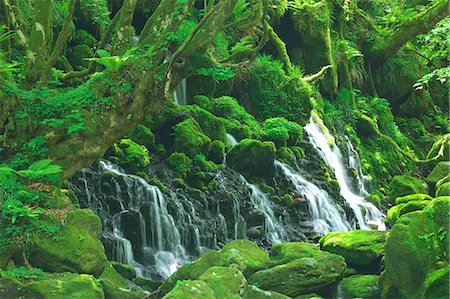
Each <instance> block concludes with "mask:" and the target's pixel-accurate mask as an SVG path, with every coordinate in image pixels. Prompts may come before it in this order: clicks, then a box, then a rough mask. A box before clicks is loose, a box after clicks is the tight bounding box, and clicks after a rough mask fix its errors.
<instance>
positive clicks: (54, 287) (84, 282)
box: [20, 273, 104, 299]
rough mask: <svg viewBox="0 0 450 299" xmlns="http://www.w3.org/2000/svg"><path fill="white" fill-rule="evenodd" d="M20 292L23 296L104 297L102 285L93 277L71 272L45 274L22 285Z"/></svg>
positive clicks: (82, 298)
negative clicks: (40, 278) (39, 278)
mask: <svg viewBox="0 0 450 299" xmlns="http://www.w3.org/2000/svg"><path fill="white" fill-rule="evenodd" d="M20 293H21V295H22V296H23V297H24V298H44V299H47V298H48V299H50V298H74V299H84V298H92V299H97V298H98V299H103V298H104V294H103V289H102V286H101V285H100V284H99V283H98V282H97V280H96V279H95V278H94V277H92V276H91V275H86V274H72V273H60V274H47V275H46V277H45V278H44V279H42V280H38V281H32V282H30V283H28V284H26V285H24V286H23V287H22V289H21V290H20Z"/></svg>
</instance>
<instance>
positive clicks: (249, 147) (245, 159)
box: [227, 139, 276, 178]
mask: <svg viewBox="0 0 450 299" xmlns="http://www.w3.org/2000/svg"><path fill="white" fill-rule="evenodd" d="M275 153H276V148H275V144H274V143H273V142H261V141H259V140H255V139H243V140H241V141H240V142H239V143H238V144H236V145H235V146H233V147H232V148H231V150H230V152H229V153H228V156H227V162H228V164H229V166H230V167H231V168H233V169H234V170H236V171H238V172H241V173H242V174H244V175H247V176H255V177H263V178H270V177H272V176H273V174H274V171H275V168H274V161H275Z"/></svg>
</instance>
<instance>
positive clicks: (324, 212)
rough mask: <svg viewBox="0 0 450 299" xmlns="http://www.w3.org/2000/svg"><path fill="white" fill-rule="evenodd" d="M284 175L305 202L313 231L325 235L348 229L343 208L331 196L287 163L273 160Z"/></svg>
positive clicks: (349, 226) (349, 227)
mask: <svg viewBox="0 0 450 299" xmlns="http://www.w3.org/2000/svg"><path fill="white" fill-rule="evenodd" d="M275 166H276V167H277V168H279V169H280V170H281V171H282V173H283V174H284V176H285V177H286V178H287V179H288V180H289V181H290V182H291V183H292V184H293V185H294V186H295V189H296V190H297V192H298V193H299V195H301V196H302V198H304V199H305V200H306V202H307V206H308V211H309V213H310V214H311V217H312V221H311V223H309V222H308V223H306V224H311V225H312V226H313V227H314V231H315V232H316V233H318V234H321V235H325V234H327V233H329V232H332V231H349V230H351V229H352V227H351V225H350V223H348V221H347V220H346V219H345V212H344V210H343V209H342V208H341V207H340V206H339V205H338V204H336V203H335V202H334V201H333V199H332V198H331V196H330V195H329V194H328V193H327V192H326V191H325V190H323V189H320V188H319V187H318V186H316V185H314V184H313V183H311V182H309V181H307V180H306V179H305V178H304V177H303V176H302V175H301V174H300V173H298V172H296V171H295V170H293V169H292V168H291V167H289V166H288V165H286V164H284V163H281V162H280V161H275Z"/></svg>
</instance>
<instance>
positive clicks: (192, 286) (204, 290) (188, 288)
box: [163, 280, 215, 299]
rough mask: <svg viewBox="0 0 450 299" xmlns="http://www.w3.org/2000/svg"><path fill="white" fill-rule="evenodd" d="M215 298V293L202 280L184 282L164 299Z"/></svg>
mask: <svg viewBox="0 0 450 299" xmlns="http://www.w3.org/2000/svg"><path fill="white" fill-rule="evenodd" d="M212 298H215V296H214V291H213V290H212V289H211V287H210V286H209V285H208V284H207V283H206V282H204V281H202V280H193V281H183V282H181V283H179V284H178V285H177V286H176V287H175V288H173V290H172V291H170V292H169V293H168V294H167V295H165V296H164V297H163V299H212Z"/></svg>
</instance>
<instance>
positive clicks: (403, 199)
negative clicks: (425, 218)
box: [395, 194, 433, 205]
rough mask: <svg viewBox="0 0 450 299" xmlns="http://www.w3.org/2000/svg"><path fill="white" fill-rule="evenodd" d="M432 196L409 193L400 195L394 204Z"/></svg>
mask: <svg viewBox="0 0 450 299" xmlns="http://www.w3.org/2000/svg"><path fill="white" fill-rule="evenodd" d="M432 199H433V198H432V197H431V196H430V195H428V194H409V195H405V196H400V197H397V198H396V199H395V204H396V205H398V204H402V203H407V202H410V201H419V200H432Z"/></svg>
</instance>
